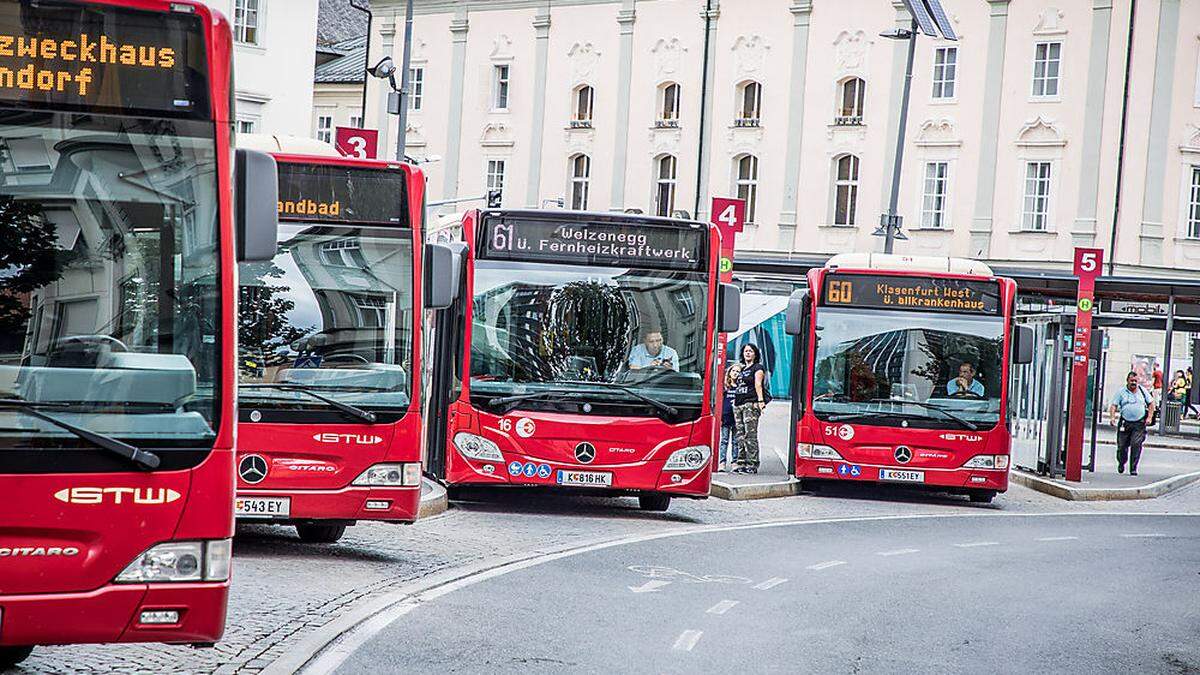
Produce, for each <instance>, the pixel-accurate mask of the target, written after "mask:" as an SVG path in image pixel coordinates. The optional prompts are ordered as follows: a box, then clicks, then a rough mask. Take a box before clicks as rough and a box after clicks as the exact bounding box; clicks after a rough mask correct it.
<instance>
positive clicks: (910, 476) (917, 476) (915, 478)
mask: <svg viewBox="0 0 1200 675" xmlns="http://www.w3.org/2000/svg"><path fill="white" fill-rule="evenodd" d="M879 480H894V481H898V482H900V483H924V482H925V472H924V471H897V470H896V469H880V470H879Z"/></svg>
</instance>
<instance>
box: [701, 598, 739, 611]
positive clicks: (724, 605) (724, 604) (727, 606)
mask: <svg viewBox="0 0 1200 675" xmlns="http://www.w3.org/2000/svg"><path fill="white" fill-rule="evenodd" d="M736 604H738V601H737V600H722V601H720V602H718V603H717V604H715V605H713V606H712V607H709V608H708V611H706V612H705V614H724V613H725V612H728V611H729V610H731V609H733V607H734V605H736Z"/></svg>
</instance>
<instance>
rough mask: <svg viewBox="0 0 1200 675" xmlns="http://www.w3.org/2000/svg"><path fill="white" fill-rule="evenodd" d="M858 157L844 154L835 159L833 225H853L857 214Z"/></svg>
mask: <svg viewBox="0 0 1200 675" xmlns="http://www.w3.org/2000/svg"><path fill="white" fill-rule="evenodd" d="M857 212H858V158H857V157H855V156H854V155H846V156H844V157H840V158H838V160H837V180H835V181H834V211H833V224H834V225H854V224H855V220H856V218H857V216H858V214H857Z"/></svg>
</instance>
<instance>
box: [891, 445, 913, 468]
mask: <svg viewBox="0 0 1200 675" xmlns="http://www.w3.org/2000/svg"><path fill="white" fill-rule="evenodd" d="M895 457H896V461H897V462H900V463H901V464H908V463H909V462H910V461H912V450H910V449H909V447H908V446H907V445H901V446H898V447H897V448H896V452H895Z"/></svg>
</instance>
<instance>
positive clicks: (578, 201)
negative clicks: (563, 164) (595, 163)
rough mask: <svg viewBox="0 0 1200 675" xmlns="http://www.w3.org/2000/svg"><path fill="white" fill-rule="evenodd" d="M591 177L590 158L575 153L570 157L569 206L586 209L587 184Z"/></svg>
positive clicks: (578, 209) (581, 209)
mask: <svg viewBox="0 0 1200 675" xmlns="http://www.w3.org/2000/svg"><path fill="white" fill-rule="evenodd" d="M591 178H592V158H591V157H588V156H587V155H575V156H574V157H572V158H571V208H572V209H575V210H576V211H586V210H587V207H588V185H589V183H590V181H591Z"/></svg>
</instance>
